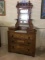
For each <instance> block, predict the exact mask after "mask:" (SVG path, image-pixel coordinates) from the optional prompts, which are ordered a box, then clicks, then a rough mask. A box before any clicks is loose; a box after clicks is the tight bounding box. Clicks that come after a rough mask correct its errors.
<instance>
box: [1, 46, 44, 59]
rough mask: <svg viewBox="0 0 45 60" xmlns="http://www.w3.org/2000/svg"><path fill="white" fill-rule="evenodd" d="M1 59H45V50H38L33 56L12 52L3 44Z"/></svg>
mask: <svg viewBox="0 0 45 60" xmlns="http://www.w3.org/2000/svg"><path fill="white" fill-rule="evenodd" d="M0 60H45V50H43V51H40V50H37V51H36V55H35V57H32V56H27V55H22V54H17V53H10V52H8V48H7V46H2V47H0Z"/></svg>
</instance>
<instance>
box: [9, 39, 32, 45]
mask: <svg viewBox="0 0 45 60" xmlns="http://www.w3.org/2000/svg"><path fill="white" fill-rule="evenodd" d="M8 42H9V43H11V44H23V45H31V44H32V41H31V40H28V39H18V38H15V39H14V38H9V39H8Z"/></svg>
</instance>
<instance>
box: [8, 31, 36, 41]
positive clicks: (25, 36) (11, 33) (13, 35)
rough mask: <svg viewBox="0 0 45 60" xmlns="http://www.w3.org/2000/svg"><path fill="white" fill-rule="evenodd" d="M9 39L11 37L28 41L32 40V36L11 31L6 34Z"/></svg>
mask: <svg viewBox="0 0 45 60" xmlns="http://www.w3.org/2000/svg"><path fill="white" fill-rule="evenodd" d="M8 35H9V37H13V38H18V39H28V40H29V39H30V40H34V38H35V37H34V36H35V35H34V34H28V33H16V32H13V31H9V32H8Z"/></svg>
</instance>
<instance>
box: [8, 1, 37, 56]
mask: <svg viewBox="0 0 45 60" xmlns="http://www.w3.org/2000/svg"><path fill="white" fill-rule="evenodd" d="M16 7H17V10H18V19H16V20H17V23H16V25H15V28H14V27H9V30H8V51H9V52H16V53H21V54H26V55H31V56H35V43H36V30H35V29H34V27H33V24H32V19H31V9H32V7H33V5H32V4H31V3H30V1H29V2H27V3H19V2H18V3H17V6H16ZM26 9H27V10H28V13H25V12H24V13H20V11H21V10H23V11H24V10H26ZM21 14H22V15H23V14H28V17H29V18H28V19H27V20H26V19H25V20H24V19H22V18H21V19H20V15H21ZM24 16H25V15H24ZM25 18H26V17H25ZM20 21H21V23H20ZM26 21H27V22H26ZM25 22H26V23H25ZM20 25H21V26H20ZM27 26H28V27H27ZM17 30H18V31H20V30H21V31H26V32H21V31H20V32H16V31H17Z"/></svg>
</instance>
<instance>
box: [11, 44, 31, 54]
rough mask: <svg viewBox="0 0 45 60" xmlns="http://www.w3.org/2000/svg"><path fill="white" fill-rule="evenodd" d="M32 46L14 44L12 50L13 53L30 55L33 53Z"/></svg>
mask: <svg viewBox="0 0 45 60" xmlns="http://www.w3.org/2000/svg"><path fill="white" fill-rule="evenodd" d="M31 48H32V47H31V46H25V45H20V44H12V45H10V50H11V51H13V52H20V53H28V52H31V51H32V49H31Z"/></svg>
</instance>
